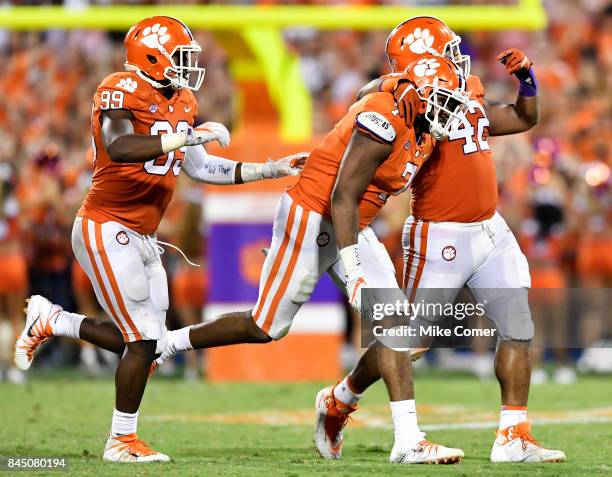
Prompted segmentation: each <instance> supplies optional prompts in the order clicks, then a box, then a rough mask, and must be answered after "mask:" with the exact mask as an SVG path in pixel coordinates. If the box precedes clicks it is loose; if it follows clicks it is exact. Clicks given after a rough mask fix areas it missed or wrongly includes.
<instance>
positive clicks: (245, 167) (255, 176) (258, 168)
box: [240, 162, 266, 182]
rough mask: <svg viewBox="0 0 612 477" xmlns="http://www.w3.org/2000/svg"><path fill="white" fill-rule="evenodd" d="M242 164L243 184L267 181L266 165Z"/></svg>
mask: <svg viewBox="0 0 612 477" xmlns="http://www.w3.org/2000/svg"><path fill="white" fill-rule="evenodd" d="M240 164H241V166H240V176H241V177H242V182H253V181H260V180H262V179H266V176H265V175H264V170H263V169H264V165H265V164H258V163H256V162H241V163H240Z"/></svg>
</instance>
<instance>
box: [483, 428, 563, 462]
mask: <svg viewBox="0 0 612 477" xmlns="http://www.w3.org/2000/svg"><path fill="white" fill-rule="evenodd" d="M564 461H565V452H563V451H560V450H553V449H545V448H544V447H542V446H541V445H540V444H539V443H538V441H536V439H535V437H533V436H532V435H531V424H529V422H519V423H518V424H516V425H515V426H510V427H507V428H505V429H502V430H501V431H499V430H498V431H497V438H496V439H495V442H494V443H493V449H491V462H528V463H540V462H564Z"/></svg>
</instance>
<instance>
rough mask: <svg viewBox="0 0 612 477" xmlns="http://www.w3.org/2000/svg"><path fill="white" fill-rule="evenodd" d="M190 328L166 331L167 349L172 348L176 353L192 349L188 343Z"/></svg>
mask: <svg viewBox="0 0 612 477" xmlns="http://www.w3.org/2000/svg"><path fill="white" fill-rule="evenodd" d="M190 329H191V326H186V327H184V328H181V329H180V330H174V331H168V347H172V348H171V349H174V350H175V351H176V353H180V352H181V351H189V350H192V349H193V346H191V341H189V330H190Z"/></svg>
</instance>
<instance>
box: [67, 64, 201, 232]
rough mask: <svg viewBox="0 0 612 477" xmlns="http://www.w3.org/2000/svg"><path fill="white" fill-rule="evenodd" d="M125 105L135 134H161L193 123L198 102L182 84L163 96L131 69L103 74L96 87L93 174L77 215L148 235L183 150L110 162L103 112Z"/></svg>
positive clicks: (154, 226) (166, 200)
mask: <svg viewBox="0 0 612 477" xmlns="http://www.w3.org/2000/svg"><path fill="white" fill-rule="evenodd" d="M110 109H126V110H129V111H130V112H131V113H132V116H133V119H132V124H133V126H134V133H135V134H147V135H154V134H166V133H173V132H179V131H186V130H187V128H188V127H189V126H193V123H194V121H195V117H196V115H197V113H198V105H197V102H196V99H195V96H194V95H193V93H192V92H191V91H190V90H188V89H181V90H178V91H176V92H175V93H174V96H172V98H171V99H167V98H166V97H165V96H164V95H162V93H161V92H160V91H159V90H158V89H156V88H154V87H153V86H152V85H151V84H150V83H148V82H147V81H145V80H144V79H142V78H141V77H139V76H138V75H137V74H136V73H133V72H120V73H114V74H112V75H110V76H108V77H107V78H106V79H104V81H102V83H101V84H100V86H99V87H98V89H97V91H96V94H95V96H94V104H93V110H92V114H91V128H92V133H93V143H92V146H93V151H94V176H93V180H92V185H91V188H90V189H89V192H88V194H87V197H86V198H85V201H84V202H83V205H82V206H81V209H80V210H79V214H78V215H79V216H84V217H87V218H89V219H91V220H94V221H96V222H100V223H104V222H109V221H114V222H119V223H120V224H123V225H125V226H126V227H128V228H130V229H132V230H134V231H136V232H138V233H141V234H152V233H154V232H155V230H157V227H158V226H159V222H160V221H161V218H162V216H163V215H164V212H165V210H166V207H167V206H168V203H169V202H170V200H171V199H172V193H173V192H174V187H175V185H176V181H177V176H178V174H179V172H180V170H181V161H182V159H183V158H184V149H185V148H181V149H178V150H176V151H172V152H169V153H168V154H164V155H162V156H159V157H158V158H156V159H151V160H150V161H147V162H145V163H133V164H132V163H130V164H126V163H119V162H113V161H112V160H111V158H110V156H109V155H108V153H107V152H106V149H105V148H104V144H103V141H102V112H103V111H107V110H110Z"/></svg>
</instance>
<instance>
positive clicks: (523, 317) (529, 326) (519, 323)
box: [497, 311, 534, 341]
mask: <svg viewBox="0 0 612 477" xmlns="http://www.w3.org/2000/svg"><path fill="white" fill-rule="evenodd" d="M533 334H534V326H533V320H532V318H531V313H530V312H529V311H527V312H525V313H521V314H520V315H515V316H513V317H511V318H510V319H509V320H506V321H504V322H503V323H501V324H500V325H498V326H497V339H498V340H500V341H531V340H532V339H533Z"/></svg>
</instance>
